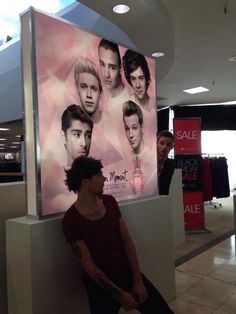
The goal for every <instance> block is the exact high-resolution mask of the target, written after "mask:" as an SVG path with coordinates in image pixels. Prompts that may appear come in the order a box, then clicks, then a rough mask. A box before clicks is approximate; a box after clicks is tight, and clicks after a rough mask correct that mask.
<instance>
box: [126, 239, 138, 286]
mask: <svg viewBox="0 0 236 314" xmlns="http://www.w3.org/2000/svg"><path fill="white" fill-rule="evenodd" d="M124 247H125V251H126V254H127V256H128V259H129V262H130V266H131V270H132V273H133V277H134V280H135V281H139V280H141V278H142V275H141V271H140V267H139V262H138V256H137V252H136V248H135V246H134V243H133V241H132V240H131V239H130V238H129V239H127V240H126V241H125V243H124Z"/></svg>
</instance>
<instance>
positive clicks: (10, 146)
mask: <svg viewBox="0 0 236 314" xmlns="http://www.w3.org/2000/svg"><path fill="white" fill-rule="evenodd" d="M10 148H18V146H10Z"/></svg>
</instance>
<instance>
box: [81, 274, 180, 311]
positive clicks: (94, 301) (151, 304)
mask: <svg viewBox="0 0 236 314" xmlns="http://www.w3.org/2000/svg"><path fill="white" fill-rule="evenodd" d="M142 279H143V283H144V285H145V287H146V289H147V292H148V298H147V300H146V301H145V302H144V303H143V304H140V305H139V306H138V308H137V310H138V311H139V312H140V313H143V314H170V313H174V312H173V311H172V310H171V309H170V308H169V306H168V304H167V303H166V301H165V300H164V299H163V297H162V296H161V294H160V293H159V292H158V290H157V289H156V288H155V287H154V286H153V284H152V283H151V282H150V281H149V280H148V279H147V278H146V277H145V276H144V275H143V274H142ZM112 280H113V281H114V282H115V283H116V284H117V286H119V287H120V288H121V289H123V290H125V291H130V292H131V291H132V282H133V280H132V277H125V278H123V279H118V280H114V278H113V279H112ZM84 284H85V286H86V289H87V293H88V298H89V306H90V313H91V314H118V312H119V309H120V304H119V303H118V301H117V300H116V299H115V298H114V297H113V296H112V295H111V294H110V293H109V292H107V291H106V290H105V289H103V288H100V287H99V286H98V285H97V284H96V283H95V282H94V281H93V280H92V279H90V278H89V277H87V276H85V278H84Z"/></svg>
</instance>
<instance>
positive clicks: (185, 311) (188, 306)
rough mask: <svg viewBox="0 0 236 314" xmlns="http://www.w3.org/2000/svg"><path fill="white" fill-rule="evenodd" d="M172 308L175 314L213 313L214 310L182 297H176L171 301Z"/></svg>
mask: <svg viewBox="0 0 236 314" xmlns="http://www.w3.org/2000/svg"><path fill="white" fill-rule="evenodd" d="M170 307H171V309H172V310H173V311H174V313H175V314H189V313H191V314H210V313H213V310H212V309H210V308H208V307H206V306H203V305H200V304H196V303H194V302H191V301H187V300H182V299H180V298H177V299H175V300H174V301H172V302H171V303H170Z"/></svg>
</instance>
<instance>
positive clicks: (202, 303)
mask: <svg viewBox="0 0 236 314" xmlns="http://www.w3.org/2000/svg"><path fill="white" fill-rule="evenodd" d="M175 274H176V294H177V297H176V299H174V300H172V302H171V303H170V306H171V308H172V309H173V310H174V312H175V314H178V313H179V314H190V313H191V314H205V313H206V314H207V313H218V314H220V313H221V314H223V313H225V314H231V313H232V314H235V313H236V255H235V236H234V235H233V236H231V237H229V238H228V239H226V240H224V241H223V242H221V243H219V244H217V245H215V246H213V247H212V248H210V249H209V250H208V251H205V252H204V253H202V254H200V255H198V256H196V257H194V258H192V259H190V260H189V261H187V262H185V263H184V264H182V265H180V266H178V267H177V268H176V271H175Z"/></svg>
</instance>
